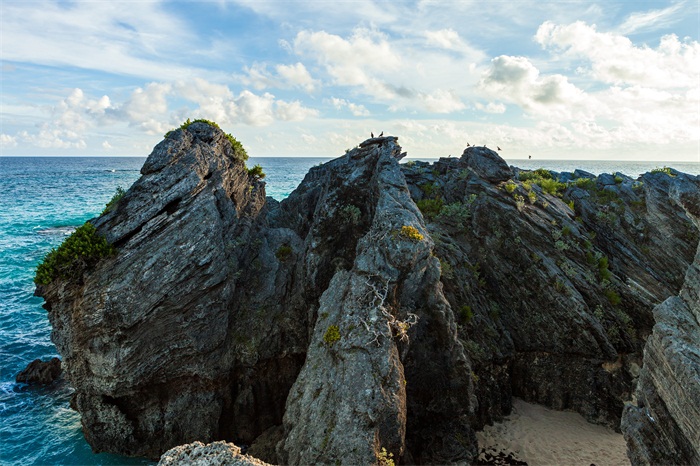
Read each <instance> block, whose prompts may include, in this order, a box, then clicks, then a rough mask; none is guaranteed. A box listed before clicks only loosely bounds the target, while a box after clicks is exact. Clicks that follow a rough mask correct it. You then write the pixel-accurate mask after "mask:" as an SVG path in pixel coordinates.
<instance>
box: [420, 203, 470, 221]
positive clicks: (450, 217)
mask: <svg viewBox="0 0 700 466" xmlns="http://www.w3.org/2000/svg"><path fill="white" fill-rule="evenodd" d="M470 200H471V202H467V203H464V204H463V203H461V202H454V203H452V204H447V205H446V206H443V207H442V209H441V210H440V213H439V214H438V216H437V220H438V221H439V222H440V223H444V224H452V225H455V226H457V227H459V228H466V226H467V225H468V223H469V219H470V218H471V216H472V211H471V205H472V203H473V202H474V201H473V199H472V198H471V197H470ZM423 215H425V214H423Z"/></svg>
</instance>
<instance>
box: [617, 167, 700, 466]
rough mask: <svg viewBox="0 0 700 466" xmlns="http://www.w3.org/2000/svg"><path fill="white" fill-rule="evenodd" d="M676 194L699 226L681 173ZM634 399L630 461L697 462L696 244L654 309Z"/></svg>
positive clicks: (625, 423) (697, 201) (699, 201)
mask: <svg viewBox="0 0 700 466" xmlns="http://www.w3.org/2000/svg"><path fill="white" fill-rule="evenodd" d="M671 192H672V195H673V198H674V200H675V201H676V202H677V203H678V204H680V205H681V206H682V207H683V208H684V209H685V210H686V212H687V214H688V215H689V216H690V217H691V218H693V219H694V220H695V222H696V224H697V226H698V228H700V195H699V194H698V191H697V187H696V186H695V185H694V183H692V182H691V180H688V179H687V178H686V177H685V176H682V175H681V176H678V177H677V178H676V179H674V180H673V184H672V187H671ZM654 318H655V319H656V325H655V326H654V331H653V333H652V334H651V336H650V337H649V339H648V340H647V343H646V346H645V348H644V367H643V368H642V372H641V376H640V378H639V384H638V386H637V392H636V401H635V402H634V403H631V404H629V405H628V406H627V407H626V408H625V411H624V414H623V417H622V430H623V433H624V435H625V439H626V440H627V446H628V456H629V458H630V460H631V461H632V464H634V465H651V464H700V248H698V251H697V254H696V256H695V261H694V262H693V264H691V266H690V267H689V268H688V272H687V273H686V276H685V284H684V286H683V288H682V290H681V292H680V293H679V295H678V296H674V297H671V298H668V299H667V300H666V301H664V302H663V303H662V304H660V305H659V306H657V307H656V308H655V309H654Z"/></svg>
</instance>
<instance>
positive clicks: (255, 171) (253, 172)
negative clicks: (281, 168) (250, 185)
mask: <svg viewBox="0 0 700 466" xmlns="http://www.w3.org/2000/svg"><path fill="white" fill-rule="evenodd" d="M248 176H250V177H252V178H253V179H254V180H256V181H257V180H262V179H263V178H265V173H264V172H263V169H262V167H261V166H260V165H255V166H254V167H253V168H249V169H248Z"/></svg>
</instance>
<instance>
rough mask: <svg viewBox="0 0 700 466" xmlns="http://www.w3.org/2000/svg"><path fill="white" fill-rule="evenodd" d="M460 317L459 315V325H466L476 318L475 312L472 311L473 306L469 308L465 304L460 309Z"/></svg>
mask: <svg viewBox="0 0 700 466" xmlns="http://www.w3.org/2000/svg"><path fill="white" fill-rule="evenodd" d="M458 315H459V323H460V324H462V325H466V324H468V323H469V322H470V321H471V320H472V318H473V317H474V311H472V307H471V306H467V305H466V304H465V305H464V306H462V307H460V308H459V312H458Z"/></svg>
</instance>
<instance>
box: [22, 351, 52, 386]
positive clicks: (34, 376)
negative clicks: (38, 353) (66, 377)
mask: <svg viewBox="0 0 700 466" xmlns="http://www.w3.org/2000/svg"><path fill="white" fill-rule="evenodd" d="M61 370H62V369H61V360H60V359H58V358H52V359H51V360H49V361H42V360H41V359H35V360H34V361H32V362H30V363H29V365H28V366H27V367H26V368H25V369H24V370H23V371H22V372H20V373H19V374H17V377H15V380H16V381H17V383H20V382H22V383H28V384H39V385H49V384H51V383H53V381H54V380H56V379H57V378H58V377H59V376H60V375H61Z"/></svg>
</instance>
